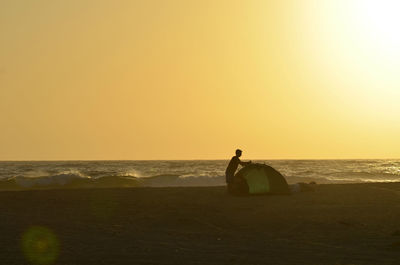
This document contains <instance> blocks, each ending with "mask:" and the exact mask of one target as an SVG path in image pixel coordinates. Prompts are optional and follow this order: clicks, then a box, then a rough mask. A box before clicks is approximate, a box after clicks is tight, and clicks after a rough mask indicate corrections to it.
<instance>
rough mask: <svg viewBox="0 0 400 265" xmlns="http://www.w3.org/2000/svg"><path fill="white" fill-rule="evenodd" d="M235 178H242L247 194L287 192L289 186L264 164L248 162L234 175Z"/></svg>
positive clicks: (277, 173) (280, 176)
mask: <svg viewBox="0 0 400 265" xmlns="http://www.w3.org/2000/svg"><path fill="white" fill-rule="evenodd" d="M235 178H236V179H244V180H245V182H246V185H247V191H248V194H289V193H290V190H289V186H288V184H287V182H286V180H285V178H284V177H283V176H282V174H281V173H279V172H278V171H277V170H275V169H274V168H272V167H270V166H268V165H264V164H250V165H248V166H245V167H243V168H242V169H241V170H239V172H238V173H236V175H235Z"/></svg>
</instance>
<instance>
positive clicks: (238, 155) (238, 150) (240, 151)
mask: <svg viewBox="0 0 400 265" xmlns="http://www.w3.org/2000/svg"><path fill="white" fill-rule="evenodd" d="M241 155H242V150H240V149H236V156H237V157H240V156H241Z"/></svg>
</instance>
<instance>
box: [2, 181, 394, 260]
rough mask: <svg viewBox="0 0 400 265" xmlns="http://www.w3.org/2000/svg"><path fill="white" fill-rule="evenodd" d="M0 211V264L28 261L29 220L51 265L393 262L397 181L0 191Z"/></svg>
mask: <svg viewBox="0 0 400 265" xmlns="http://www.w3.org/2000/svg"><path fill="white" fill-rule="evenodd" d="M0 214H1V217H0V231H1V234H0V237H1V239H0V240H1V241H0V243H1V245H0V247H1V248H0V264H8V265H11V264H18V265H21V264H29V263H28V262H27V261H25V258H24V255H23V253H22V251H21V240H22V239H21V238H22V235H23V234H24V233H25V231H27V230H28V229H29V228H30V227H32V226H41V227H45V228H47V229H50V230H51V231H53V232H54V234H55V236H56V237H57V238H58V241H59V256H58V259H57V261H56V262H55V264H58V265H60V264H71V265H72V264H74V265H77V264H85V265H90V264H107V265H112V264H116V265H118V264H400V183H391V184H375V183H371V184H347V185H320V186H318V188H317V191H316V192H308V193H300V194H294V195H291V196H255V197H231V196H228V195H227V194H226V192H225V188H224V187H205V188H187V187H186V188H125V189H123V188H122V189H81V190H40V191H4V192H0ZM44 248H46V246H45V247H44Z"/></svg>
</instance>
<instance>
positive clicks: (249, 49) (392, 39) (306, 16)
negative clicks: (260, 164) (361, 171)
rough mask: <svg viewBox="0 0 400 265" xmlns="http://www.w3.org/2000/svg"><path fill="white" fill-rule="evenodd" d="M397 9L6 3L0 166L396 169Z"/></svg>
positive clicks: (387, 1) (344, 3) (231, 2)
mask: <svg viewBox="0 0 400 265" xmlns="http://www.w3.org/2000/svg"><path fill="white" fill-rule="evenodd" d="M399 12H400V4H399V3H397V1H394V0H381V1H375V0H363V1H361V0H335V1H329V0H326V1H325V0H318V1H317V0H314V1H312V0H304V1H295V0H276V1H272V0H271V1H255V0H254V1H252V0H246V1H235V0H218V1H215V0H202V1H190V0H166V1H163V0H153V1H151V0H149V1H133V0H126V1H119V0H116V1H105V0H96V1H94V0H93V1H89V0H79V1H78V0H71V1H54V0H51V1H50V0H47V1H44V0H36V1H13V0H6V1H1V3H0V32H1V34H0V43H1V46H0V47H1V49H0V121H1V123H0V147H1V148H0V160H47V159H49V160H53V159H56V160H59V159H74V160H75V159H77V160H78V159H227V158H230V156H232V155H233V152H234V149H236V148H237V147H239V148H241V149H243V150H244V154H243V157H244V158H252V159H255V158H263V159H278V158H281V159H289V158H299V159H307V158H317V159H324V158H399V157H400V141H399V140H398V138H399V135H400V122H399V117H400V104H399V103H398V102H399V100H400V49H398V47H400V37H399V36H400V18H399V17H398V15H397V14H398V13H399Z"/></svg>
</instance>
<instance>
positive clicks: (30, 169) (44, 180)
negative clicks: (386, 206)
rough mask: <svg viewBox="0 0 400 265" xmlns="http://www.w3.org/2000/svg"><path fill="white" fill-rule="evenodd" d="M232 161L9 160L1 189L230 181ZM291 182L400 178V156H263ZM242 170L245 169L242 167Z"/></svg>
mask: <svg viewBox="0 0 400 265" xmlns="http://www.w3.org/2000/svg"><path fill="white" fill-rule="evenodd" d="M228 162H229V161H228V160H184V161H172V160H157V161H18V162H15V161H3V162H0V189H15V188H22V189H27V188H62V187H73V188H79V187H137V186H147V187H170V186H219V185H224V184H225V176H224V172H225V168H226V166H227V164H228ZM253 162H256V163H262V164H267V165H270V166H272V167H274V168H275V169H277V170H278V171H279V172H281V173H282V174H283V175H284V176H285V178H286V180H287V182H288V183H289V184H290V183H297V182H310V181H315V182H317V183H321V184H322V183H323V184H327V183H363V182H397V181H400V160H257V161H253ZM239 168H240V167H239Z"/></svg>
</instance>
